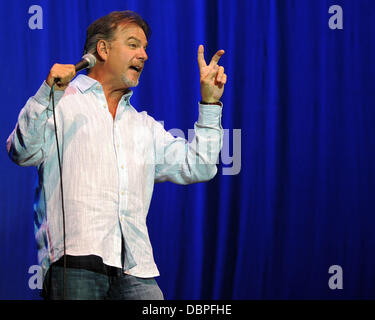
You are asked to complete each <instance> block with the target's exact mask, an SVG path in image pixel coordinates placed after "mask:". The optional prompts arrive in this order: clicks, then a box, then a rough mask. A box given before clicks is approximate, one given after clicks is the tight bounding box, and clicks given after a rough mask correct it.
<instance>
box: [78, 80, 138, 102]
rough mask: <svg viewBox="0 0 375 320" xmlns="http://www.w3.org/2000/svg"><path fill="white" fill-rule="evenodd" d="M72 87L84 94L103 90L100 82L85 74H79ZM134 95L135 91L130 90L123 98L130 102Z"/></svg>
mask: <svg viewBox="0 0 375 320" xmlns="http://www.w3.org/2000/svg"><path fill="white" fill-rule="evenodd" d="M72 85H73V86H75V87H77V88H78V89H79V91H81V92H82V93H85V92H89V91H91V90H94V89H98V90H103V88H102V85H101V84H100V83H99V81H97V80H95V79H93V78H91V77H88V76H86V75H84V74H79V75H78V76H77V77H76V78H75V79H74V80H73V81H72ZM132 95H133V90H129V92H127V93H125V94H124V95H123V96H122V98H121V99H122V100H129V99H130V97H131V96H132Z"/></svg>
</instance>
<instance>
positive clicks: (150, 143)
mask: <svg viewBox="0 0 375 320" xmlns="http://www.w3.org/2000/svg"><path fill="white" fill-rule="evenodd" d="M49 93H50V87H49V86H48V85H47V84H46V83H45V82H44V83H43V84H42V86H41V87H40V89H39V90H38V92H37V93H36V95H35V96H33V97H31V98H30V99H29V100H28V101H27V103H26V105H25V107H24V108H23V109H22V110H21V112H20V115H19V117H18V123H17V124H16V127H15V129H14V131H13V132H12V134H11V135H10V136H9V138H8V140H7V149H8V153H9V156H10V157H11V159H12V160H13V161H14V162H16V163H17V164H19V165H21V166H37V169H38V173H39V184H38V186H37V190H36V199H35V204H34V211H35V219H34V221H35V237H36V241H37V245H38V260H39V263H40V264H41V265H42V267H43V270H44V273H43V274H44V275H45V273H46V271H47V269H48V267H49V265H50V264H51V263H52V262H54V261H56V260H58V259H59V258H60V257H61V256H62V255H63V252H64V246H63V224H62V221H63V220H62V203H61V190H60V174H59V169H58V160H57V149H56V140H55V132H54V122H53V116H52V106H51V103H50V101H49ZM132 93H133V92H132V91H129V92H128V93H127V94H124V95H123V96H122V98H121V100H120V102H119V105H118V108H117V111H116V115H115V119H113V117H112V115H111V113H110V112H109V110H108V107H107V102H106V98H105V96H104V92H103V89H102V86H101V85H100V83H99V82H97V81H96V80H94V79H92V78H90V77H88V76H84V75H79V76H78V77H77V78H76V79H74V80H73V81H72V82H71V84H70V85H69V87H68V88H67V89H66V90H65V91H64V92H63V91H56V92H55V105H56V125H57V130H58V139H59V146H60V155H61V158H62V159H61V163H62V177H63V178H62V179H63V192H64V207H65V220H66V253H67V254H69V255H97V256H100V257H101V258H102V259H103V262H104V263H105V264H107V265H110V266H115V267H118V268H123V270H124V272H126V273H128V274H131V275H134V276H139V277H154V276H158V275H159V271H158V269H157V266H156V264H155V262H154V258H153V253H152V247H151V244H150V240H149V235H148V230H147V226H146V217H147V212H148V209H149V205H150V201H151V196H152V192H153V187H154V183H155V182H162V181H172V182H175V183H178V184H189V183H194V182H200V181H207V180H209V179H211V178H213V177H214V176H215V174H216V172H217V168H216V162H217V159H218V155H219V152H220V149H221V146H222V138H223V130H222V127H221V123H220V122H221V109H222V108H221V107H220V106H215V105H199V119H198V121H197V122H196V123H195V125H194V129H195V137H194V139H193V140H192V141H191V142H190V143H188V142H187V141H186V140H184V139H182V138H175V137H173V136H172V135H171V134H170V133H168V132H167V131H165V130H164V128H163V126H162V125H161V124H160V123H159V122H157V121H155V120H154V119H153V118H152V117H151V116H149V115H148V114H147V113H146V112H137V111H136V110H135V109H134V108H133V107H132V106H131V105H130V102H129V99H130V97H131V95H132ZM122 241H123V243H124V249H125V250H124V251H125V252H123V253H124V254H123V255H122V254H121V253H122Z"/></svg>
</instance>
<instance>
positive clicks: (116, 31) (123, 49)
mask: <svg viewBox="0 0 375 320" xmlns="http://www.w3.org/2000/svg"><path fill="white" fill-rule="evenodd" d="M150 34H151V30H150V27H149V26H148V24H147V22H145V21H144V20H143V19H142V17H141V16H139V15H138V14H137V13H135V12H132V11H128V10H127V11H114V12H111V13H110V14H108V15H106V16H104V17H101V18H100V19H98V20H96V21H94V22H93V23H92V24H91V25H90V26H89V27H88V28H87V36H86V42H85V47H84V53H85V54H86V53H92V54H94V55H95V56H96V58H97V65H96V66H95V67H94V68H93V69H92V70H94V69H100V68H101V69H102V70H105V72H106V73H107V74H108V73H109V74H111V75H113V77H114V81H117V80H119V79H121V81H122V82H123V83H124V84H125V85H126V87H127V88H129V87H134V86H136V85H137V84H138V78H139V75H140V73H141V71H142V69H143V65H144V62H145V60H147V58H148V57H147V54H146V52H145V49H146V47H147V40H148V38H149V37H150ZM90 72H91V70H89V74H90ZM116 79H117V80H116Z"/></svg>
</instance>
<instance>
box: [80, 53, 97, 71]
mask: <svg viewBox="0 0 375 320" xmlns="http://www.w3.org/2000/svg"><path fill="white" fill-rule="evenodd" d="M82 59H85V60H86V61H87V62H88V63H89V66H88V68H92V67H93V66H95V63H96V58H95V56H94V55H93V54H91V53H86V54H85V55H84V56H83V57H82Z"/></svg>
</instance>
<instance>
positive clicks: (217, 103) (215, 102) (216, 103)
mask: <svg viewBox="0 0 375 320" xmlns="http://www.w3.org/2000/svg"><path fill="white" fill-rule="evenodd" d="M199 103H200V104H208V105H211V104H212V105H217V106H221V104H220V101H213V102H206V101H203V100H201V101H200V102H199Z"/></svg>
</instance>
